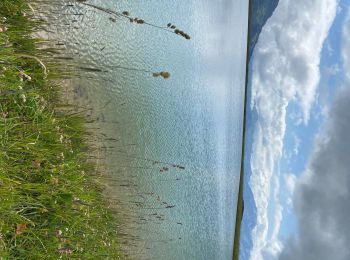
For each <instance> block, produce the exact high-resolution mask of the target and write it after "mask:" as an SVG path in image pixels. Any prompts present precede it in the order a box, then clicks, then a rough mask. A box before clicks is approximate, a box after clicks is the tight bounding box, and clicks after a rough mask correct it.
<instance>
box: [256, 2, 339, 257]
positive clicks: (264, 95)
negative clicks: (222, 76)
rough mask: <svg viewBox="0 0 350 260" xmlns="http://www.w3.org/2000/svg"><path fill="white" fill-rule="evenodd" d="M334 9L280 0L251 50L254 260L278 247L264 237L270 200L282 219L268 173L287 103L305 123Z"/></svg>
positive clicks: (279, 145)
mask: <svg viewBox="0 0 350 260" xmlns="http://www.w3.org/2000/svg"><path fill="white" fill-rule="evenodd" d="M336 10H337V0H309V1H305V0H281V1H280V3H279V5H278V6H277V9H276V11H275V12H274V14H273V16H272V17H271V18H270V19H269V21H268V22H267V23H266V25H265V27H264V29H263V31H262V33H261V35H260V39H259V42H258V43H257V45H256V48H255V51H254V63H253V75H252V106H253V107H254V108H255V109H256V110H257V112H258V115H259V119H258V122H257V125H256V129H255V134H254V143H253V154H252V158H251V168H252V172H253V174H252V177H251V179H250V186H251V188H252V191H253V194H254V198H255V201H256V204H257V212H258V219H257V226H256V227H255V228H254V230H253V233H252V237H253V249H252V252H251V259H253V260H259V259H262V258H263V257H265V259H266V257H270V258H271V257H272V258H271V259H273V257H274V256H276V252H278V251H279V250H281V244H280V242H279V241H278V236H276V237H272V236H268V234H269V228H271V227H270V226H269V220H268V214H267V211H268V207H269V201H271V202H272V203H274V204H275V205H274V208H275V214H274V215H275V217H274V223H273V224H274V226H275V227H276V226H277V227H278V230H279V225H280V222H281V220H282V217H278V215H279V212H278V210H280V209H281V208H282V207H281V205H279V202H278V201H277V202H276V201H274V200H270V197H271V196H273V194H274V191H273V190H271V189H273V187H275V185H271V180H272V176H274V175H275V174H276V172H277V171H276V168H277V164H278V162H279V160H280V159H281V156H282V154H283V140H284V136H285V131H286V110H287V107H288V104H289V103H290V102H292V101H294V102H296V103H297V104H298V105H299V107H300V110H301V114H302V119H303V122H304V123H305V124H306V123H307V122H308V120H309V116H310V110H311V108H312V105H313V104H314V102H315V96H316V89H317V86H318V83H319V79H320V74H319V63H320V53H321V50H322V46H323V42H324V40H325V39H326V37H327V35H328V31H329V28H330V26H331V24H332V22H333V20H334V18H335V15H336ZM275 229H276V228H275ZM272 233H275V232H272ZM276 239H277V240H276ZM262 252H264V256H263V255H262ZM268 252H269V253H272V254H267V253H268Z"/></svg>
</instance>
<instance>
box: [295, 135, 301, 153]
mask: <svg viewBox="0 0 350 260" xmlns="http://www.w3.org/2000/svg"><path fill="white" fill-rule="evenodd" d="M293 140H294V148H293V153H294V155H298V154H299V146H300V142H301V140H300V138H299V137H298V136H297V135H296V134H295V133H293Z"/></svg>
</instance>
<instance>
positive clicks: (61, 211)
mask: <svg viewBox="0 0 350 260" xmlns="http://www.w3.org/2000/svg"><path fill="white" fill-rule="evenodd" d="M29 2H30V1H29V0H1V1H0V28H1V29H2V31H3V32H0V259H59V258H60V257H63V258H74V259H119V258H120V256H119V252H118V245H117V238H116V224H115V220H114V219H113V218H112V216H111V214H110V211H109V210H108V207H107V204H106V202H105V201H104V199H103V197H102V195H101V194H102V190H101V187H100V186H99V185H98V184H97V181H98V174H97V173H95V172H94V171H93V169H94V167H93V165H90V164H89V163H88V162H87V159H86V157H87V151H88V147H87V146H86V145H85V143H86V141H87V139H88V138H89V136H88V134H87V132H86V131H85V128H84V118H83V117H80V116H77V115H73V114H71V115H70V114H69V113H68V110H67V109H63V105H61V104H60V102H59V99H58V96H59V91H60V86H59V85H57V84H55V83H54V82H58V79H60V78H61V77H62V76H67V73H66V72H65V71H64V70H62V66H61V65H60V64H59V63H57V61H56V60H54V59H53V58H50V56H51V52H52V51H54V50H51V49H49V48H45V44H43V41H42V40H41V39H36V38H34V37H33V32H35V31H37V30H40V26H41V24H40V22H39V21H37V20H35V19H34V18H33V17H32V16H31V15H30V14H31V10H30V8H29V6H28V3H29ZM5 18H6V19H5ZM5 27H6V28H7V30H6V28H5Z"/></svg>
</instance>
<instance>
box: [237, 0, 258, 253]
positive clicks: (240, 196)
mask: <svg viewBox="0 0 350 260" xmlns="http://www.w3.org/2000/svg"><path fill="white" fill-rule="evenodd" d="M252 10H253V1H252V0H249V14H248V30H250V29H251V22H252V20H251V19H252V15H253V14H252ZM247 38H248V39H247V55H246V60H247V62H246V72H245V95H244V114H243V136H242V159H241V172H240V180H239V191H238V200H237V210H236V224H235V234H234V244H233V258H232V259H233V260H238V259H239V250H240V241H241V227H242V220H243V213H244V198H243V190H244V161H245V139H246V126H247V101H248V100H247V99H248V76H249V61H250V60H249V53H250V50H249V46H251V45H250V41H251V39H250V37H249V32H248V37H247Z"/></svg>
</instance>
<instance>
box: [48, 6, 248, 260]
mask: <svg viewBox="0 0 350 260" xmlns="http://www.w3.org/2000/svg"><path fill="white" fill-rule="evenodd" d="M214 2H215V3H214ZM247 2H248V1H245V0H221V1H210V0H196V1H194V0H193V1H188V0H176V1H161V0H147V1H146V0H144V1H126V0H121V1H112V0H110V1H107V0H104V1H102V0H101V1H97V0H96V1H91V2H90V1H89V3H93V4H96V5H99V6H103V7H106V8H110V9H113V10H117V11H123V10H128V11H129V12H130V13H131V16H137V17H140V18H142V19H144V20H146V21H147V22H151V23H153V24H157V25H162V26H163V25H166V24H167V23H168V22H171V23H174V24H176V25H177V26H179V28H180V29H183V30H184V31H185V32H187V33H188V34H190V35H191V36H192V39H191V40H190V41H187V40H185V39H183V38H181V37H179V36H177V35H175V34H173V33H169V32H166V31H164V30H159V29H156V28H153V27H149V26H146V25H134V24H130V22H128V21H127V20H123V19H121V20H117V22H116V23H113V22H111V21H110V20H109V17H110V16H109V15H106V14H104V13H102V12H100V11H97V10H94V9H93V8H90V7H86V6H81V5H80V6H79V5H78V4H75V6H73V7H68V6H64V5H65V4H67V3H73V2H72V1H63V0H62V1H61V0H57V1H55V3H57V4H58V5H57V6H56V5H55V6H51V8H52V10H51V11H52V14H53V17H57V18H58V20H53V24H56V25H55V26H52V30H54V33H55V37H56V38H57V39H59V41H60V42H62V43H64V44H65V47H66V48H67V52H68V53H70V55H71V56H72V57H74V60H75V62H76V67H89V68H95V69H96V68H97V69H100V70H102V72H87V71H81V72H80V75H81V78H80V79H77V80H74V84H75V86H76V91H77V93H78V94H80V96H81V97H83V98H84V99H85V101H87V102H88V103H89V105H91V106H92V107H93V108H94V114H95V117H96V118H97V119H98V123H97V125H98V126H99V127H100V128H101V131H102V132H103V133H104V134H105V136H106V137H105V138H104V139H101V140H100V141H101V142H102V143H103V146H105V149H104V153H103V156H105V157H106V168H107V171H108V172H109V174H110V175H109V177H110V181H109V182H108V184H109V188H108V190H107V194H108V196H110V197H111V198H114V199H116V203H115V210H116V214H117V216H118V219H119V222H120V225H121V230H122V231H120V233H121V236H122V237H125V240H126V241H127V244H125V245H123V249H124V250H125V251H126V252H127V253H128V254H129V255H130V256H131V257H133V258H135V259H194V260H195V259H231V258H232V246H233V234H234V224H235V217H236V216H235V211H236V201H237V194H238V186H239V173H240V162H241V142H242V140H241V138H242V124H243V101H244V83H245V82H244V80H245V65H246V45H247V23H248V3H247ZM80 14H83V15H80ZM57 26H58V27H57ZM120 66H122V67H126V68H133V69H135V68H136V69H145V70H150V71H155V72H158V71H162V70H167V71H169V72H170V73H171V78H170V79H168V80H164V79H161V78H154V77H152V75H151V74H149V73H145V72H138V71H134V70H127V69H124V68H120ZM110 138H113V140H112V139H110ZM99 156H100V155H99ZM173 165H180V166H183V167H184V168H185V169H181V168H179V167H176V166H175V167H174V166H173ZM163 167H166V168H169V170H167V171H163V172H161V171H160V170H161V169H162V168H163Z"/></svg>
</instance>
